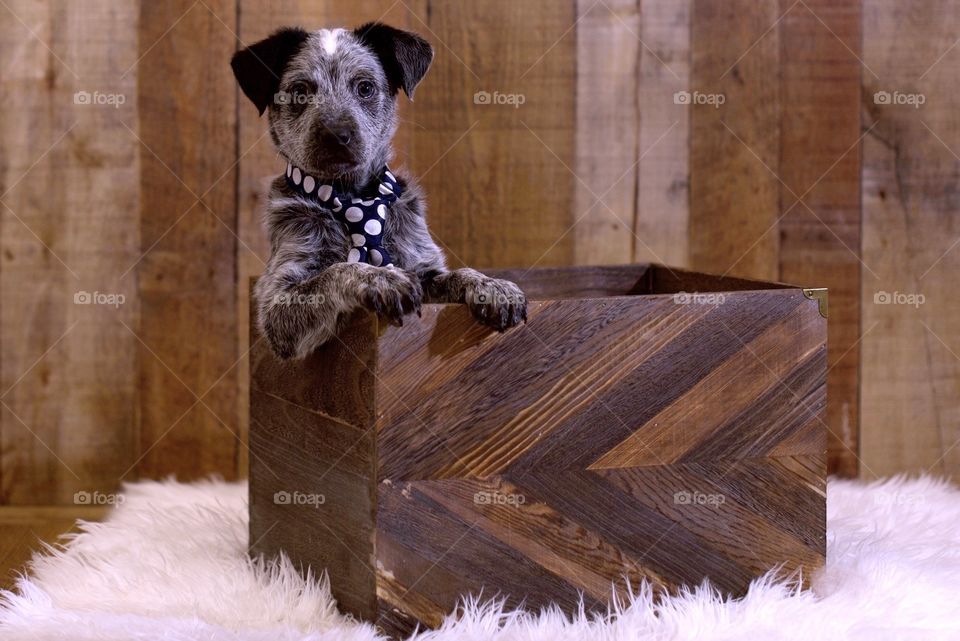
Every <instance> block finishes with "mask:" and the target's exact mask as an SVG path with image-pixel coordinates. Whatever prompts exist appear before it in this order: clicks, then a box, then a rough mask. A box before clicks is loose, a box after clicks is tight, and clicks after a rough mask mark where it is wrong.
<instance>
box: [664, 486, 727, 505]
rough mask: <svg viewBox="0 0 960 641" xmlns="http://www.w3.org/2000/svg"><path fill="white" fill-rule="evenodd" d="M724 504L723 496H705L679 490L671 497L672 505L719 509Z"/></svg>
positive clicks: (724, 497) (725, 500) (725, 499)
mask: <svg viewBox="0 0 960 641" xmlns="http://www.w3.org/2000/svg"><path fill="white" fill-rule="evenodd" d="M726 502H727V497H726V496H724V495H723V494H705V493H704V492H688V491H687V490H680V491H679V492H675V493H674V495H673V503H674V505H707V506H710V507H720V506H721V505H723V504H724V503H726Z"/></svg>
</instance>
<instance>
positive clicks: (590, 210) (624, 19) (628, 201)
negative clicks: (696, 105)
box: [571, 0, 641, 265]
mask: <svg viewBox="0 0 960 641" xmlns="http://www.w3.org/2000/svg"><path fill="white" fill-rule="evenodd" d="M576 4H577V19H578V20H579V22H577V25H576V29H575V34H576V42H577V52H576V69H577V72H576V113H575V118H576V121H575V129H574V131H575V136H576V138H575V141H574V146H575V162H574V164H573V170H574V172H575V174H576V177H577V178H576V179H575V181H574V194H573V208H572V212H573V215H574V216H575V219H574V224H575V225H576V227H575V229H574V231H572V232H571V233H572V234H573V236H574V247H573V262H574V264H577V265H591V264H616V263H623V262H627V261H630V260H632V258H633V243H634V237H633V233H632V232H633V227H634V225H635V222H634V219H635V215H634V210H635V209H636V202H635V198H636V194H637V180H638V176H639V171H637V161H638V160H639V153H638V150H637V145H638V144H639V143H640V122H641V117H640V109H639V107H640V105H639V104H638V94H639V83H640V80H641V79H640V73H639V68H640V47H641V45H640V41H639V40H638V37H639V34H640V24H641V21H640V3H639V2H637V1H636V0H617V1H615V2H608V3H605V4H599V3H596V2H593V1H592V0H577V3H576ZM598 96H603V97H604V98H603V99H602V100H598V99H597V97H598Z"/></svg>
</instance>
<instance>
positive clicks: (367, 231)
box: [286, 163, 403, 267]
mask: <svg viewBox="0 0 960 641" xmlns="http://www.w3.org/2000/svg"><path fill="white" fill-rule="evenodd" d="M286 176H287V184H288V185H290V187H291V188H292V189H293V190H294V191H296V192H298V193H300V194H302V195H305V196H307V197H309V198H311V199H313V200H315V201H317V202H319V203H320V204H321V205H322V206H323V207H324V208H325V209H329V210H330V211H331V212H333V215H334V217H336V219H337V220H339V221H340V222H341V223H342V224H343V226H344V228H345V230H346V232H347V236H348V237H349V238H350V249H349V251H348V252H347V256H346V262H348V263H369V264H371V265H373V266H375V267H385V266H387V265H391V264H393V261H392V260H391V258H390V254H389V253H387V250H386V249H385V248H384V246H383V229H384V226H385V225H386V221H387V215H388V214H389V213H390V205H392V204H393V203H394V202H396V200H397V198H399V197H400V194H402V193H403V188H402V187H401V186H400V183H399V182H397V179H396V177H395V176H394V175H393V174H392V173H390V169H389V168H387V167H384V168H383V171H381V172H380V175H379V177H378V178H377V180H376V181H374V182H373V183H372V184H371V185H369V186H368V187H367V189H366V190H365V191H366V192H367V193H366V194H362V193H361V194H360V195H358V196H353V195H352V194H349V193H344V192H341V191H340V190H338V189H337V188H336V187H335V186H334V185H331V184H323V183H321V182H319V181H318V180H317V179H316V178H314V177H313V176H311V175H309V174H307V173H306V172H304V171H303V170H302V169H300V168H299V167H296V166H294V165H292V164H291V163H287V173H286Z"/></svg>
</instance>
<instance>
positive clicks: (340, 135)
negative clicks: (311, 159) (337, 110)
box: [330, 127, 352, 145]
mask: <svg viewBox="0 0 960 641" xmlns="http://www.w3.org/2000/svg"><path fill="white" fill-rule="evenodd" d="M330 131H331V133H333V135H334V136H335V137H336V139H337V140H338V141H340V144H341V145H349V144H350V140H351V138H352V132H351V131H350V128H349V127H333V128H332V129H331V130H330Z"/></svg>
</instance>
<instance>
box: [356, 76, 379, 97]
mask: <svg viewBox="0 0 960 641" xmlns="http://www.w3.org/2000/svg"><path fill="white" fill-rule="evenodd" d="M374 89H376V86H375V85H374V84H373V83H372V82H370V81H369V80H361V81H360V82H358V83H357V95H358V96H360V97H361V98H369V97H370V96H372V95H373V90H374Z"/></svg>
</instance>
